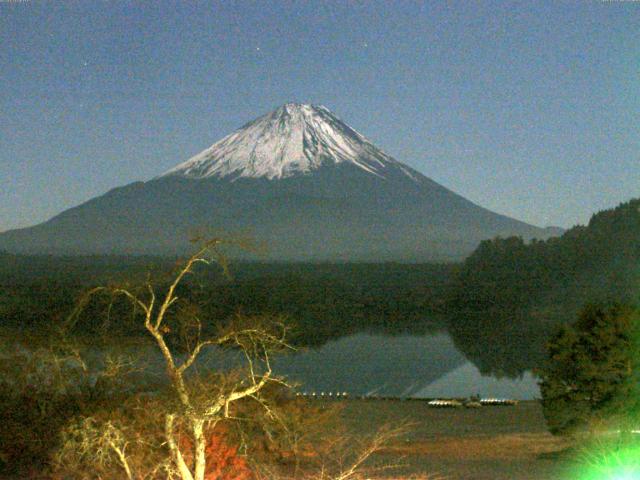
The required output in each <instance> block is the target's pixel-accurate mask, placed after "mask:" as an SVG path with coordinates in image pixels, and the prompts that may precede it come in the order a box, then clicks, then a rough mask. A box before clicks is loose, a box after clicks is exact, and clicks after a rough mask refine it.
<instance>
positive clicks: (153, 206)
mask: <svg viewBox="0 0 640 480" xmlns="http://www.w3.org/2000/svg"><path fill="white" fill-rule="evenodd" d="M197 233H200V234H203V233H204V234H206V235H207V236H213V235H222V236H231V237H233V236H238V235H240V236H243V237H246V236H249V237H253V238H255V239H256V240H257V241H258V242H260V243H262V244H264V245H265V246H266V251H265V252H263V253H260V254H256V255H259V256H258V257H252V255H253V254H246V255H248V256H249V257H250V258H263V259H268V260H277V261H448V260H458V259H461V258H463V257H464V256H466V255H468V254H469V253H470V252H471V251H472V250H473V249H474V248H475V247H476V246H477V245H478V243H479V242H480V241H481V240H483V239H487V238H491V237H494V236H497V235H501V236H508V235H520V236H522V237H524V238H525V239H530V238H533V237H536V238H546V237H548V236H550V233H551V232H549V231H548V230H546V229H541V228H538V227H535V226H532V225H528V224H526V223H523V222H520V221H518V220H515V219H512V218H509V217H506V216H503V215H499V214H496V213H493V212H491V211H489V210H487V209H484V208H482V207H480V206H478V205H476V204H474V203H472V202H470V201H468V200H466V199H465V198H463V197H461V196H460V195H458V194H456V193H454V192H452V191H451V190H448V189H447V188H445V187H443V186H442V185H439V184H438V183H436V182H434V181H433V180H431V179H429V178H427V177H426V176H424V175H423V174H421V173H419V172H417V171H416V170H414V169H412V168H410V167H409V166H407V165H405V164H403V163H401V162H399V161H397V160H395V159H394V158H392V157H391V156H389V155H387V154H386V153H384V152H383V151H381V150H380V149H378V148H377V147H376V146H375V145H373V144H372V143H371V142H370V141H369V140H367V139H366V138H365V137H364V136H363V135H361V134H360V133H358V132H356V131H355V130H354V129H352V128H351V127H349V126H348V125H347V124H346V123H344V122H343V121H342V120H340V119H339V118H338V117H337V116H336V115H334V114H333V113H332V112H331V111H329V110H328V109H327V108H325V107H323V106H314V105H305V104H293V103H289V104H286V105H284V106H282V107H280V108H278V109H277V110H275V111H273V112H271V113H268V114H266V115H264V116H262V117H260V118H258V119H256V120H254V121H252V122H250V123H248V124H246V125H245V126H243V127H242V128H240V129H239V130H237V131H236V132H234V133H232V134H231V135H228V136H227V137H225V138H223V139H222V140H220V141H218V142H216V143H214V144H213V145H212V146H211V147H209V148H207V149H206V150H204V151H202V152H201V153H199V154H198V155H196V156H194V157H192V158H191V159H189V160H187V161H186V162H184V163H181V164H179V165H177V166H176V167H174V168H172V169H170V170H169V171H167V172H166V173H164V174H162V175H160V176H158V177H156V178H153V179H151V180H148V181H146V182H135V183H132V184H130V185H126V186H123V187H119V188H115V189H113V190H111V191H109V192H107V193H106V194H104V195H102V196H100V197H96V198H94V199H92V200H89V201H88V202H86V203H83V204H81V205H79V206H77V207H74V208H71V209H69V210H66V211H64V212H62V213H60V214H59V215H57V216H55V217H53V218H51V219H50V220H48V221H47V222H44V223H42V224H39V225H36V226H33V227H29V228H23V229H19V230H12V231H8V232H4V233H2V234H0V249H1V250H6V251H9V252H13V253H48V254H171V255H173V254H180V253H184V252H185V251H188V249H189V248H190V247H189V245H190V244H189V239H190V237H192V236H194V235H195V234H197Z"/></svg>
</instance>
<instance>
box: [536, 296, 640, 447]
mask: <svg viewBox="0 0 640 480" xmlns="http://www.w3.org/2000/svg"><path fill="white" fill-rule="evenodd" d="M548 347H549V361H548V364H547V365H546V367H545V368H544V369H542V371H540V372H539V373H540V376H541V382H540V390H541V393H542V406H543V410H544V415H545V418H546V420H547V424H548V426H549V429H550V430H551V432H552V433H560V434H563V433H576V432H578V431H580V430H583V429H585V428H588V427H590V426H593V425H595V424H597V423H600V422H606V423H607V425H608V428H614V427H613V425H615V428H623V429H624V428H626V426H631V427H633V428H637V427H638V425H635V422H636V420H637V418H638V413H639V412H640V408H639V407H640V388H639V384H638V367H639V366H640V358H639V357H640V349H639V342H638V312H637V310H635V309H633V308H631V307H629V306H626V305H622V304H617V303H616V304H610V305H591V306H588V307H586V308H584V309H583V310H582V312H581V313H580V315H579V318H578V321H577V322H576V323H575V324H574V325H572V326H565V327H563V328H562V329H561V330H560V331H559V332H558V334H557V335H555V336H554V337H553V339H552V340H551V341H550V342H549V346H548Z"/></svg>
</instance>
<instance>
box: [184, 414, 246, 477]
mask: <svg viewBox="0 0 640 480" xmlns="http://www.w3.org/2000/svg"><path fill="white" fill-rule="evenodd" d="M228 438H229V433H228V430H227V429H225V428H221V427H219V426H218V427H217V428H216V430H215V431H214V432H211V433H209V434H208V436H207V446H206V449H205V452H206V453H205V455H206V458H207V467H206V470H205V475H204V478H205V480H252V479H253V478H254V477H253V473H252V472H251V469H250V468H249V464H248V463H247V459H246V458H245V457H243V456H242V455H240V454H239V453H238V447H237V446H235V445H233V444H231V443H230V441H229V440H228ZM192 445H193V444H192V440H191V438H189V437H187V436H186V435H182V436H181V438H180V447H181V450H182V452H183V455H184V457H185V460H187V462H191V461H192V459H193V448H192Z"/></svg>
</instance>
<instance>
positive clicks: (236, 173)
mask: <svg viewBox="0 0 640 480" xmlns="http://www.w3.org/2000/svg"><path fill="white" fill-rule="evenodd" d="M341 163H351V164H353V165H355V166H356V167H358V168H360V169H362V170H364V171H366V172H368V173H370V174H372V175H376V176H378V177H381V178H385V173H386V170H387V169H389V168H394V169H399V170H400V171H401V172H403V173H404V174H405V175H407V176H409V177H410V178H412V179H414V180H417V178H416V176H415V172H413V171H412V170H411V169H409V168H408V167H406V166H404V165H403V164H401V163H400V162H398V161H397V160H395V159H393V158H392V157H390V156H389V155H387V154H386V153H384V152H383V151H382V150H380V149H378V148H377V147H375V146H374V145H373V144H372V143H371V142H370V141H369V140H367V139H366V138H365V137H364V136H363V135H361V134H360V133H358V132H356V131H355V130H354V129H352V128H351V127H349V126H348V125H347V124H345V123H344V122H343V121H342V120H340V119H339V118H338V117H337V116H335V115H334V114H333V113H332V112H331V111H329V109H327V108H326V107H324V106H316V105H307V104H296V103H288V104H286V105H283V106H282V107H280V108H278V109H277V110H275V111H273V112H271V113H268V114H266V115H264V116H262V117H260V118H258V119H256V120H254V121H252V122H250V123H248V124H246V125H245V126H244V127H242V128H240V129H239V130H237V131H236V132H234V133H232V134H231V135H228V136H226V137H224V138H223V139H222V140H220V141H218V142H216V143H214V144H213V145H212V146H210V147H209V148H207V149H206V150H204V151H202V152H201V153H199V154H197V155H196V156H194V157H192V158H190V159H189V160H187V161H186V162H184V163H181V164H180V165H177V166H176V167H174V168H172V169H171V170H169V171H168V172H166V173H164V174H163V175H162V176H183V177H188V178H208V177H232V178H233V179H235V178H240V177H251V178H259V177H266V178H268V179H279V178H287V177H291V176H293V175H299V174H308V173H310V172H312V171H314V170H317V169H319V168H321V167H322V166H325V165H331V164H341Z"/></svg>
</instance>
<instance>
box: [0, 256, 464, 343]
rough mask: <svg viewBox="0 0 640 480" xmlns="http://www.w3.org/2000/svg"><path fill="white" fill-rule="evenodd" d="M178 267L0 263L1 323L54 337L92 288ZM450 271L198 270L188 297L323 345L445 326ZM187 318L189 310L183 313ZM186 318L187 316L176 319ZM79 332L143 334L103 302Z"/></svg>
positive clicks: (36, 260)
mask: <svg viewBox="0 0 640 480" xmlns="http://www.w3.org/2000/svg"><path fill="white" fill-rule="evenodd" d="M178 261H179V260H178V259H167V258H155V257H117V256H113V257H108V256H107V257H101V256H98V257H48V256H14V255H8V254H2V255H0V322H1V325H2V326H4V327H6V328H11V329H28V330H29V331H46V329H47V328H50V327H51V326H52V325H58V324H60V322H63V321H64V319H65V318H66V317H67V316H68V315H69V313H70V312H71V311H72V310H73V307H74V305H75V304H76V303H77V302H78V300H79V299H80V298H81V296H82V293H83V292H84V291H86V290H87V289H88V288H90V287H91V286H94V285H127V286H129V287H130V288H137V287H136V286H137V285H138V286H139V285H142V284H143V283H144V282H145V281H146V279H147V277H148V276H149V275H150V278H152V279H154V280H155V283H156V284H160V285H162V283H163V279H165V280H164V281H166V279H168V278H169V277H170V272H171V271H172V269H173V267H174V266H175V265H176V264H177V263H178ZM455 268H456V267H455V266H452V265H435V264H434V265H428V264H421V265H407V264H395V263H385V264H328V263H327V264H286V263H282V264H267V263H239V264H232V266H231V277H226V276H224V275H222V271H221V269H220V268H218V267H215V266H214V267H211V268H200V269H199V270H198V272H197V274H196V275H194V276H193V277H191V278H190V279H189V281H188V282H185V284H184V286H183V287H182V289H181V292H180V296H181V298H183V299H185V300H188V303H189V304H191V307H190V308H192V309H197V316H198V318H201V319H203V320H204V322H205V323H206V324H207V325H208V326H210V327H211V328H214V327H215V326H216V325H219V324H220V323H224V322H226V321H228V320H229V319H230V318H232V317H233V316H234V315H236V314H238V313H242V314H246V315H281V316H284V317H285V318H287V319H288V321H289V322H291V324H292V326H293V338H292V340H293V341H294V342H295V343H298V344H303V345H309V346H310V345H319V344H322V343H324V342H326V341H327V340H329V339H331V338H336V337H339V336H342V335H346V334H350V333H355V332H359V331H363V330H365V331H366V330H369V331H376V332H387V333H400V332H406V331H411V332H415V333H424V332H428V331H434V330H437V329H441V328H443V327H444V321H443V320H442V316H441V315H440V314H441V310H442V301H443V299H444V298H445V294H444V290H445V288H446V286H447V284H448V283H449V282H450V281H451V278H452V276H453V274H454V271H455ZM182 313H184V312H182ZM177 314H180V312H177ZM79 325H81V326H79V327H78V329H79V330H80V333H91V332H95V331H102V332H104V331H105V329H108V330H109V332H110V334H112V335H113V334H118V333H119V334H126V335H130V334H132V333H135V331H136V329H139V328H140V326H141V323H140V322H132V321H131V308H130V305H129V304H128V303H127V302H126V301H124V300H123V299H119V300H118V301H116V302H115V303H111V300H110V299H108V298H95V299H94V300H92V302H91V304H90V305H89V306H88V308H87V310H86V312H85V314H84V315H83V320H82V322H81V323H80V324H79Z"/></svg>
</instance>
